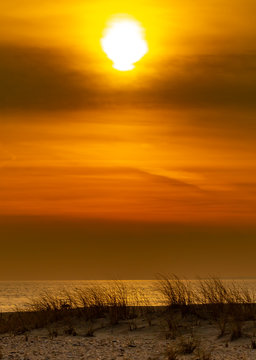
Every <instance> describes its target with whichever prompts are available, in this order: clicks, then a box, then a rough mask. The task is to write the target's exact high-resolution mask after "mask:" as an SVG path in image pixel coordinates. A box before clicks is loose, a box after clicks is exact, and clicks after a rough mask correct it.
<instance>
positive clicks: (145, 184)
mask: <svg viewBox="0 0 256 360" xmlns="http://www.w3.org/2000/svg"><path fill="white" fill-rule="evenodd" d="M255 13H256V3H255V1H254V0H245V1H243V2H241V1H238V0H235V1H234V0H232V1H231V0H209V1H203V0H195V1H188V0H181V1H147V2H146V1H133V0H132V1H130V2H129V3H128V4H126V3H125V2H117V1H104V0H102V1H76V0H74V1H71V0H61V1H56V0H55V1H54V0H53V1H49V0H45V1H39V0H33V1H32V0H13V1H11V2H4V1H2V2H1V3H0V23H1V27H0V216H1V224H2V228H1V230H0V240H1V241H2V242H3V243H4V242H6V241H8V242H9V244H12V245H13V246H14V247H15V246H16V247H17V248H19V246H20V244H22V245H23V249H25V250H24V251H23V252H24V254H25V253H26V256H25V255H24V262H25V263H27V264H30V265H29V266H30V267H29V266H28V268H24V271H23V272H22V273H21V275H20V274H19V275H18V274H17V269H16V268H15V266H11V267H10V268H11V269H12V270H10V271H9V273H8V274H7V275H6V277H7V278H16V277H17V276H21V277H23V278H29V276H30V275H29V274H30V273H31V271H30V270H29V269H30V268H33V269H34V274H35V275H34V276H35V277H38V278H43V277H44V275H43V273H42V268H40V267H37V266H36V264H34V262H33V261H34V260H33V259H37V261H36V263H37V264H38V263H40V261H38V259H39V258H40V256H39V258H38V257H36V256H35V254H33V251H32V250H31V252H30V251H29V250H28V249H31V246H32V245H31V244H32V243H33V242H35V243H36V244H37V245H35V246H36V247H35V252H36V253H37V254H38V251H39V249H40V246H42V247H44V246H46V245H44V244H48V245H47V246H49V244H50V243H52V242H55V245H54V246H56V249H57V245H56V244H59V243H60V242H61V241H62V240H61V239H63V244H66V245H63V251H62V252H61V251H60V250H59V251H60V253H59V258H58V255H57V254H56V251H57V250H56V249H55V250H54V251H53V253H52V252H51V254H49V251H48V255H49V256H51V257H52V259H53V260H52V261H53V262H54V259H55V261H56V264H57V265H56V266H57V268H58V266H59V268H58V269H59V270H56V272H54V271H53V270H52V272H51V273H53V275H50V273H49V274H47V275H45V277H49V276H52V277H53V278H54V277H55V278H56V277H58V278H60V277H61V276H65V277H70V278H72V277H73V278H79V277H80V278H82V277H84V278H85V277H87V278H88V277H89V278H90V277H98V278H102V277H113V276H114V275H115V274H116V276H121V277H136V276H137V277H152V275H153V273H154V272H156V271H158V270H157V266H154V267H152V261H149V258H148V256H151V257H150V259H151V258H152V256H153V254H154V253H155V252H156V254H157V256H158V261H157V262H156V265H157V264H158V265H159V267H161V269H159V271H170V272H172V271H174V270H175V271H178V272H181V273H183V274H188V275H189V276H191V275H195V274H196V273H197V274H199V273H201V272H202V273H204V274H206V273H207V272H214V264H215V262H214V260H211V259H210V260H209V256H208V257H206V258H208V264H210V262H211V261H212V266H210V265H209V267H207V261H206V262H205V263H203V262H202V264H201V263H200V261H199V260H198V259H197V260H195V263H193V262H191V261H190V262H189V261H188V262H187V263H186V262H185V261H184V259H183V260H182V254H180V250H179V246H178V245H177V243H176V242H175V241H176V239H177V242H179V241H180V240H178V239H181V243H182V241H183V243H186V244H187V245H186V249H187V255H188V254H190V253H191V251H192V252H194V254H197V256H198V254H199V255H202V256H204V255H203V254H204V253H203V252H202V253H201V252H200V251H199V252H198V247H200V249H205V251H207V249H210V248H211V244H214V240H213V239H214V238H215V241H216V246H215V245H214V246H215V250H214V251H215V253H216V254H218V253H219V249H220V248H221V246H222V245H223V244H224V245H223V247H224V250H223V251H224V255H225V254H226V255H228V254H230V246H231V245H230V244H231V243H230V242H232V239H234V243H237V244H240V245H241V244H243V241H245V242H246V241H247V242H246V244H247V245H244V246H245V248H246V246H249V244H250V243H251V242H252V241H253V239H254V238H255V227H254V225H255V223H256V163H255V157H256V147H255V135H256V127H255V115H256V101H255V94H256V65H255V64H256V42H255V36H256V22H255V19H254V18H255ZM118 14H128V15H129V16H132V17H133V18H134V19H136V20H137V21H139V22H140V23H141V25H142V26H143V27H144V29H145V38H146V40H147V43H148V48H149V51H148V53H147V54H146V55H145V56H144V57H143V58H142V59H141V60H140V61H139V62H138V63H136V64H135V65H136V67H135V69H134V70H132V71H128V72H120V71H117V70H115V69H113V68H112V63H111V61H110V60H109V59H108V58H107V56H106V54H105V53H104V52H103V51H102V48H101V44H100V39H101V38H102V36H103V32H104V29H105V27H106V25H107V23H108V21H109V20H110V19H111V18H112V17H113V16H115V15H118ZM54 219H55V220H54ZM56 219H58V220H56ZM55 221H56V223H55ZM60 223H62V224H63V226H60ZM67 223H70V228H72V229H73V230H74V229H78V230H74V231H73V232H71V230H70V231H69V230H67V231H65V230H64V229H65V226H66V225H65V224H67ZM42 224H43V225H42ZM74 224H79V225H77V227H76V226H75V225H74ZM131 224H133V225H131ZM136 224H137V225H136ZM67 226H68V225H67ZM98 226H102V228H104V229H105V232H103V231H102V232H97V231H96V230H95V232H94V231H93V229H97V228H98ZM137 226H138V227H139V229H140V230H138V228H137ZM44 227H45V228H47V229H48V230H47V231H48V232H47V234H44V237H43V236H41V235H40V234H41V233H42V228H44ZM130 227H131V228H134V233H132V232H131V233H129V236H128V235H127V232H128V230H129V228H130ZM151 227H154V230H152V231H151V230H150V229H151ZM163 227H164V228H165V227H167V228H168V231H167V230H166V232H164V231H162V228H163ZM13 228H16V229H19V230H13ZM54 229H55V230H54ZM56 229H57V230H56ZM118 229H121V230H120V233H119V232H118V231H119V230H118ZM184 229H187V230H184ZM191 229H192V230H191ZM200 229H204V230H203V231H201V230H200ZM207 229H208V230H207ZM234 229H235V230H234ZM238 229H239V230H238ZM1 232H2V234H1ZM158 232H160V234H161V235H160V238H161V239H162V240H161V241H162V246H163V248H166V249H167V250H168V252H169V253H170V254H173V253H177V254H179V255H177V258H178V259H180V262H178V260H177V264H176V263H175V266H174V269H173V268H172V266H171V265H170V259H169V258H168V257H166V255H165V254H164V252H165V251H163V250H162V251H161V249H160V248H158V247H157V240H156V238H157V236H158V235H157V234H158ZM72 234H75V235H72ZM88 234H89V235H88ZM118 234H119V235H120V237H122V238H123V240H122V239H119V240H118V236H119V235H118ZM121 234H122V235H121ZM152 234H154V236H153V235H152ZM217 238H218V239H217ZM69 241H70V242H71V241H77V244H80V245H78V246H81V248H83V249H84V251H85V252H86V251H87V250H88V249H90V251H91V252H92V253H93V254H94V255H93V256H92V259H94V260H95V261H96V258H97V256H96V255H95V249H94V250H93V249H92V248H91V246H92V245H91V242H95V244H96V245H95V246H96V247H97V246H98V245H97V244H98V243H99V244H101V245H100V248H101V252H102V254H106V248H107V247H108V246H107V245H108V244H109V254H108V256H109V258H110V259H112V262H109V261H110V260H106V262H105V270H104V269H103V268H104V266H103V268H101V269H100V270H99V269H98V268H97V266H96V265H95V267H93V264H94V263H93V264H92V265H90V266H91V267H90V266H89V265H88V268H87V267H86V265H82V263H81V266H80V268H79V269H75V270H74V271H73V272H71V273H70V275H67V274H66V275H61V274H63V273H62V272H61V271H62V270H63V266H64V263H65V261H66V260H67V256H68V251H66V250H65V249H67V248H68V244H69ZM118 241H119V242H120V245H118V246H117V242H118ZM203 241H204V243H203ZM139 242H140V244H139V245H138V248H139V249H143V248H145V246H146V247H148V250H147V251H148V254H151V255H147V256H146V255H145V256H146V258H145V259H144V260H145V261H144V260H143V259H142V260H143V261H144V262H143V261H142V263H143V264H144V265H143V264H140V265H139V261H137V262H138V264H137V263H136V264H137V265H136V266H134V267H132V268H130V267H129V259H128V258H127V261H123V262H122V261H121V262H120V264H119V262H118V260H117V259H118V257H119V259H121V258H122V257H120V256H121V255H120V254H121V252H122V251H123V250H122V249H124V248H126V247H128V250H127V251H128V254H130V255H131V254H132V253H133V247H134V244H135V243H139ZM197 242H198V244H197ZM145 244H146V245H145ZM196 244H197V245H196ZM202 244H204V245H202ZM207 244H208V245H207ZM240 245H239V246H240ZM207 246H208V247H207ZM8 249H9V250H8ZM8 249H7V248H6V257H4V258H3V259H2V263H3V264H5V265H3V266H8V264H10V261H11V257H12V252H11V248H8ZM32 249H33V246H32ZM47 249H48V250H49V247H48V248H47V247H46V248H45V249H44V250H43V253H44V256H46V255H45V254H46V253H47ZM58 249H59V247H58ZM114 249H116V251H117V253H116V254H114ZM118 249H119V250H118ZM202 251H203V250H202ZM214 251H213V253H214ZM238 252H240V253H241V249H240V250H234V257H233V258H231V259H233V260H234V262H235V263H236V264H237V254H238ZM28 254H30V255H28ZM216 254H215V255H216ZM187 255H186V254H185V255H184V256H185V257H186V256H187ZM224 255H223V264H222V267H221V270H220V272H221V273H223V274H224V275H225V274H226V275H228V276H232V274H235V275H234V276H240V275H241V276H252V275H256V271H255V270H252V269H251V265H250V264H251V263H250V262H249V263H248V262H246V261H244V266H245V268H244V271H241V270H239V267H238V265H236V266H235V267H234V269H236V270H233V267H232V264H233V263H232V262H229V263H228V264H229V266H228V265H227V263H225V261H224V259H225V256H224ZM42 256H43V255H42ZM70 256H71V255H70ZM102 256H103V255H102ZM127 256H128V255H127ZM216 256H217V255H216ZM213 257H214V258H215V259H216V257H215V256H213ZM25 259H26V261H25ZM72 259H73V260H72ZM75 259H77V254H76V252H74V254H73V257H72V256H71V259H70V264H73V265H72V267H74V264H75V263H76V260H75ZM194 259H196V257H194ZM235 259H236V261H235ZM151 260H152V259H151ZM20 261H21V264H23V263H22V259H21V260H20ZM42 261H43V260H42ZM251 261H252V259H251ZM101 262H103V263H104V261H103V260H102V259H101ZM110 263H111V264H112V265H111V264H110ZM184 263H186V265H184ZM246 263H247V264H246ZM113 264H114V265H113ZM150 264H151V265H150ZM163 264H164V265H163ZM193 264H194V265H193ZM195 264H197V265H196V267H195V268H193V266H195ZM198 264H201V265H200V266H198ZM21 266H22V265H21ZM38 266H39V265H38ZM143 266H148V269H147V270H145V269H144V268H143V270H141V268H142V267H143ZM61 269H62V270H61ZM231 269H232V270H231ZM253 271H254V272H253ZM81 274H83V275H81ZM136 274H137V275H136ZM3 277H4V276H3Z"/></svg>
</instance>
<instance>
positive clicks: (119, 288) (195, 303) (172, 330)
mask: <svg viewBox="0 0 256 360" xmlns="http://www.w3.org/2000/svg"><path fill="white" fill-rule="evenodd" d="M156 287H157V291H158V292H159V294H161V296H162V300H163V303H164V304H165V305H164V306H162V307H154V306H151V304H150V299H146V298H145V295H143V294H141V293H139V292H138V290H137V289H135V288H130V287H128V286H127V283H125V282H122V281H117V282H113V283H112V284H111V286H108V287H104V286H96V285H95V286H91V287H87V288H83V289H74V290H73V291H64V290H63V291H62V292H61V293H59V294H53V293H47V292H45V293H42V294H41V295H40V296H39V297H38V298H36V299H31V300H29V301H28V303H27V305H26V307H25V308H23V309H17V310H16V311H15V312H12V313H9V314H2V315H1V316H0V333H6V332H12V333H15V334H19V333H25V332H26V331H29V330H32V329H37V328H43V327H49V326H50V325H51V324H54V323H57V322H63V321H64V322H65V324H67V326H66V330H65V332H66V333H67V334H72V335H75V334H76V331H75V329H74V322H75V321H76V320H79V321H80V322H82V323H83V324H84V326H85V328H86V334H87V336H92V335H93V334H94V330H95V328H94V322H95V321H96V320H97V319H104V321H105V323H106V322H107V323H108V324H109V326H115V325H116V324H118V323H119V322H124V321H126V322H127V325H128V326H129V328H130V330H131V331H135V330H136V329H137V322H136V321H137V320H136V319H137V318H140V317H143V318H144V319H145V321H146V322H147V323H148V326H152V319H153V318H154V317H155V316H161V317H163V318H164V319H165V321H166V328H167V336H166V337H169V338H175V337H176V336H177V335H180V334H179V331H180V330H179V329H180V328H181V324H182V322H183V321H184V319H186V318H193V319H195V321H194V323H196V322H198V323H199V319H203V320H204V321H205V320H207V321H211V322H214V323H215V324H216V326H217V327H218V329H219V336H220V337H221V336H224V335H225V334H227V333H229V334H230V339H231V340H235V339H237V338H239V337H241V336H242V333H243V324H244V322H245V321H247V320H255V319H256V303H255V299H254V296H253V295H252V294H251V293H250V292H249V290H248V289H246V287H239V286H238V284H237V283H235V282H234V283H227V282H224V281H222V280H220V279H217V278H214V277H212V278H208V279H202V280H200V281H199V282H198V285H197V286H196V287H195V285H194V284H193V283H192V282H191V281H187V280H181V279H179V278H178V277H177V276H176V275H173V276H171V277H166V276H163V275H161V276H158V279H157V282H156Z"/></svg>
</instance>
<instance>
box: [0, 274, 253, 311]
mask: <svg viewBox="0 0 256 360" xmlns="http://www.w3.org/2000/svg"><path fill="white" fill-rule="evenodd" d="M224 281H225V282H227V283H229V282H231V280H224ZM232 281H234V280H232ZM191 282H192V284H193V286H195V287H196V286H198V281H197V280H191ZM235 282H236V284H237V285H239V286H241V287H245V288H248V289H249V290H250V291H251V292H252V293H254V294H255V295H256V279H245V280H235ZM124 283H125V284H126V285H127V287H128V288H130V289H131V291H132V290H133V289H136V290H137V291H138V292H139V293H140V294H142V295H143V298H144V299H145V298H146V299H147V300H148V301H149V302H150V304H151V305H155V306H156V305H162V304H163V299H162V297H161V294H160V293H159V292H158V290H157V288H156V281H155V280H125V281H124ZM95 285H96V286H98V285H99V286H105V287H108V286H111V285H113V282H112V281H106V280H97V281H89V280H83V281H81V280H79V281H78V280H77V281H0V311H2V312H5V311H15V309H16V307H18V308H21V307H24V306H26V304H27V303H28V302H29V301H30V300H31V299H33V298H37V297H39V296H40V294H42V293H44V292H48V293H53V294H59V293H60V292H61V291H63V290H68V291H69V290H74V289H82V288H85V287H88V286H95Z"/></svg>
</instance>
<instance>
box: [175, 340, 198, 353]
mask: <svg viewBox="0 0 256 360" xmlns="http://www.w3.org/2000/svg"><path fill="white" fill-rule="evenodd" d="M198 345H199V342H198V340H196V339H195V338H194V337H192V336H190V337H181V338H180V340H179V343H178V350H179V353H180V354H184V355H189V354H192V353H193V352H194V351H195V349H196V348H197V347H198Z"/></svg>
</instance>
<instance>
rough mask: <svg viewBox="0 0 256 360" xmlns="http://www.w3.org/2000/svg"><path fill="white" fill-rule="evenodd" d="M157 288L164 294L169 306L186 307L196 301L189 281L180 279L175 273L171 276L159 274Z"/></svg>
mask: <svg viewBox="0 0 256 360" xmlns="http://www.w3.org/2000/svg"><path fill="white" fill-rule="evenodd" d="M157 290H158V291H159V292H160V293H161V294H162V296H163V298H164V299H165V302H166V305H167V306H168V307H171V308H182V309H184V308H186V307H188V306H189V305H191V304H193V303H195V297H194V292H193V291H192V289H191V286H190V284H189V282H187V281H186V280H180V279H179V278H178V276H176V275H174V274H173V275H172V276H171V278H167V277H166V276H164V275H159V276H158V282H157Z"/></svg>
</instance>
